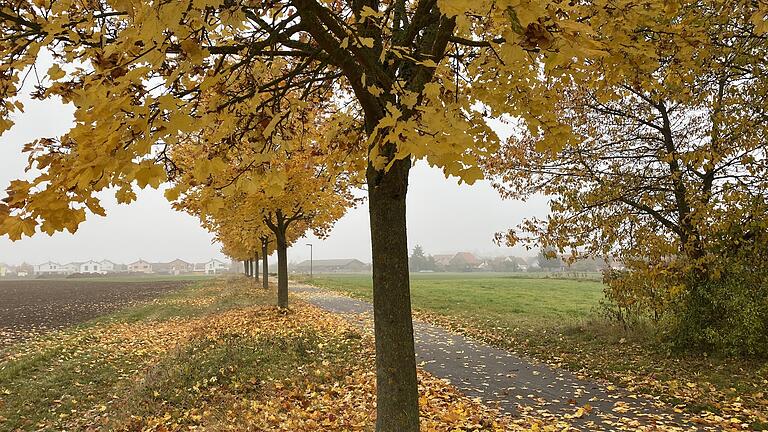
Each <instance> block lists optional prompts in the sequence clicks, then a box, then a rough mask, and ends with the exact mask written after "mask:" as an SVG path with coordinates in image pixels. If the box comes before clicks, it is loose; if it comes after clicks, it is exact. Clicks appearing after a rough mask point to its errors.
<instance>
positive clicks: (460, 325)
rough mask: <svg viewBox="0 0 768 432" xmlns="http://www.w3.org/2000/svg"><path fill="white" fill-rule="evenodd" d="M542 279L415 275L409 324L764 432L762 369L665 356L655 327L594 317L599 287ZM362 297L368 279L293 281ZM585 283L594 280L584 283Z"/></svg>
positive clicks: (754, 363) (767, 399) (767, 425)
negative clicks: (435, 327) (421, 323)
mask: <svg viewBox="0 0 768 432" xmlns="http://www.w3.org/2000/svg"><path fill="white" fill-rule="evenodd" d="M549 276H550V277H546V275H542V274H535V273H532V274H525V273H523V274H521V273H512V274H502V273H497V274H494V273H426V274H424V273H417V274H412V275H411V301H412V305H413V308H414V310H415V311H416V316H417V318H421V319H425V320H428V321H431V322H433V323H437V324H440V325H442V326H444V327H448V328H452V329H454V330H455V331H457V332H461V333H464V334H468V335H469V336H472V337H475V338H478V339H481V340H484V341H486V342H488V343H491V344H493V345H495V346H498V347H501V348H504V349H508V350H510V351H513V352H517V353H520V354H523V355H527V356H532V357H535V358H537V359H539V360H542V361H546V362H548V363H550V364H552V365H554V366H558V367H564V368H568V369H571V370H573V371H575V372H577V373H579V374H581V375H583V376H585V377H591V378H595V379H597V378H600V379H607V380H610V381H612V382H613V383H615V384H616V385H620V386H622V387H626V388H628V389H630V390H631V391H633V392H638V393H643V394H648V395H651V396H654V397H656V396H658V397H661V398H663V399H664V400H666V401H667V402H668V403H671V404H673V405H676V406H677V407H678V408H679V409H682V410H686V411H688V412H690V413H693V414H697V415H698V414H701V415H715V416H720V415H723V416H728V415H733V416H735V417H736V418H737V419H740V421H743V425H744V429H749V430H768V391H766V389H768V362H766V360H765V359H733V358H718V357H715V356H712V355H708V354H707V353H679V352H672V351H670V349H669V347H668V346H667V345H666V344H665V343H664V340H663V330H664V329H663V326H661V327H659V328H653V327H650V326H647V325H646V326H639V327H637V328H631V329H628V330H626V329H624V328H623V327H622V326H619V325H617V324H616V323H611V322H607V321H606V320H605V319H603V318H602V317H601V316H600V314H599V304H600V301H601V300H602V299H603V298H604V297H603V291H602V290H603V285H602V283H600V282H598V281H596V280H569V279H560V278H554V277H552V275H549ZM297 279H299V280H301V281H305V282H309V283H312V284H314V285H316V286H319V287H324V288H328V289H332V290H335V291H339V292H344V293H347V294H349V295H351V296H353V297H357V298H362V299H367V300H370V299H371V297H372V282H371V276H370V275H360V274H356V275H352V274H320V275H315V277H314V278H313V279H311V280H309V278H306V277H303V278H297ZM593 279H594V278H593Z"/></svg>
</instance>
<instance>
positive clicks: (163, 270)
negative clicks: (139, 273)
mask: <svg viewBox="0 0 768 432" xmlns="http://www.w3.org/2000/svg"><path fill="white" fill-rule="evenodd" d="M152 273H157V274H171V264H170V263H160V262H157V263H152Z"/></svg>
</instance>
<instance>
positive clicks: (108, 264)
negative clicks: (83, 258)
mask: <svg viewBox="0 0 768 432" xmlns="http://www.w3.org/2000/svg"><path fill="white" fill-rule="evenodd" d="M99 265H100V266H101V272H102V273H105V274H106V273H116V272H118V271H120V270H119V268H118V265H117V264H115V263H113V262H112V261H110V260H103V261H101V262H100V263H99Z"/></svg>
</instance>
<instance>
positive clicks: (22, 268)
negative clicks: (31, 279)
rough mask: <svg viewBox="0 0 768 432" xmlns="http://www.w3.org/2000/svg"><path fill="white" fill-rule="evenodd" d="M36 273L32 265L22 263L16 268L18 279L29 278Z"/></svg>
mask: <svg viewBox="0 0 768 432" xmlns="http://www.w3.org/2000/svg"><path fill="white" fill-rule="evenodd" d="M34 273H35V267H34V266H33V265H32V264H28V263H21V265H19V266H18V267H16V276H18V277H27V276H29V275H32V274H34Z"/></svg>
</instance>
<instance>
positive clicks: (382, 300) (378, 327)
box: [367, 159, 419, 432]
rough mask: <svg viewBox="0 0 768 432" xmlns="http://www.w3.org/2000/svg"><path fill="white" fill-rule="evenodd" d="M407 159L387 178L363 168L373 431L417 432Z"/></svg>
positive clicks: (398, 164) (417, 405) (384, 175)
mask: <svg viewBox="0 0 768 432" xmlns="http://www.w3.org/2000/svg"><path fill="white" fill-rule="evenodd" d="M410 167H411V162H410V159H404V160H399V161H397V162H395V163H394V165H393V166H392V167H391V168H390V170H389V171H388V172H386V173H383V172H379V171H376V170H375V169H374V168H373V167H372V166H370V165H369V166H368V172H367V177H368V206H369V213H370V220H371V243H372V256H373V313H374V330H375V334H376V384H377V387H376V389H377V392H376V430H377V431H378V432H412V431H418V430H419V403H418V398H419V394H418V382H417V379H416V355H415V350H414V342H413V321H412V319H411V297H410V281H409V275H408V236H407V232H406V218H405V196H406V192H407V190H408V172H409V170H410Z"/></svg>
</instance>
